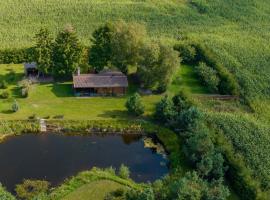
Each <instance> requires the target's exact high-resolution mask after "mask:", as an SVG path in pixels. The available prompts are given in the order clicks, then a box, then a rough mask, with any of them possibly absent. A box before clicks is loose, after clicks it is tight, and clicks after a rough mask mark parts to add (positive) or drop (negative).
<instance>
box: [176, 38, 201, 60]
mask: <svg viewBox="0 0 270 200" xmlns="http://www.w3.org/2000/svg"><path fill="white" fill-rule="evenodd" d="M173 48H174V49H175V50H176V51H178V52H179V54H180V57H181V59H182V63H184V64H194V61H195V58H196V48H195V47H194V45H193V44H192V43H191V42H189V41H188V40H184V41H181V42H179V43H177V44H175V45H174V47H173Z"/></svg>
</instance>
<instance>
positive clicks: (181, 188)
mask: <svg viewBox="0 0 270 200" xmlns="http://www.w3.org/2000/svg"><path fill="white" fill-rule="evenodd" d="M204 187H205V186H204V183H203V181H202V180H201V179H200V178H199V176H198V175H197V174H196V173H195V172H193V173H187V174H186V175H185V177H184V178H182V179H181V180H180V181H179V183H178V193H177V196H178V198H177V200H201V198H202V194H203V189H204Z"/></svg>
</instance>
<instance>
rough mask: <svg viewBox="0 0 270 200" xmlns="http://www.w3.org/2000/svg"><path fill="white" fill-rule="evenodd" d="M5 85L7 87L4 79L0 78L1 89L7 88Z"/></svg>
mask: <svg viewBox="0 0 270 200" xmlns="http://www.w3.org/2000/svg"><path fill="white" fill-rule="evenodd" d="M7 87H8V83H7V82H6V81H5V80H2V81H1V82H0V88H1V89H7Z"/></svg>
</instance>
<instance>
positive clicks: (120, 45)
mask: <svg viewBox="0 0 270 200" xmlns="http://www.w3.org/2000/svg"><path fill="white" fill-rule="evenodd" d="M91 43H92V46H91V47H90V49H89V55H88V58H89V59H88V63H84V64H88V65H89V68H92V69H93V70H95V71H96V72H100V71H102V70H103V69H104V68H105V67H113V68H118V69H119V70H120V71H122V72H123V73H125V74H127V73H128V68H129V67H130V66H133V67H135V68H137V76H138V78H139V80H140V83H141V86H142V87H143V88H147V89H152V90H158V91H161V92H163V91H165V90H166V87H167V86H168V84H169V83H170V82H171V78H172V74H173V72H174V71H175V69H176V68H177V67H178V66H179V63H180V62H179V55H178V52H177V51H174V50H173V48H171V47H168V46H166V45H164V44H161V43H160V42H156V41H151V40H149V38H148V36H147V32H146V29H145V27H144V26H142V25H140V24H137V23H126V22H124V21H117V22H114V23H106V24H104V25H103V26H100V27H99V28H98V29H97V30H95V31H94V33H93V34H92V39H91ZM34 49H35V57H36V61H37V63H38V67H39V70H40V71H41V72H42V73H43V74H53V75H54V76H55V77H70V76H71V75H72V73H74V72H75V70H76V68H77V67H78V66H80V64H82V63H83V60H85V52H84V50H85V49H87V48H83V47H82V45H81V44H80V42H79V40H78V37H77V35H76V32H75V31H74V29H73V27H71V26H68V27H66V28H65V29H64V30H63V31H61V32H59V33H58V35H57V37H56V39H55V40H53V38H52V37H51V34H50V32H49V31H48V30H47V29H41V30H40V32H39V33H38V34H37V35H36V45H35V48H34Z"/></svg>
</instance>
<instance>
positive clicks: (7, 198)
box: [0, 184, 16, 200]
mask: <svg viewBox="0 0 270 200" xmlns="http://www.w3.org/2000/svg"><path fill="white" fill-rule="evenodd" d="M0 199H1V200H16V199H15V197H14V196H12V194H10V193H9V192H7V191H6V190H5V189H4V188H3V187H2V185H1V184H0Z"/></svg>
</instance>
